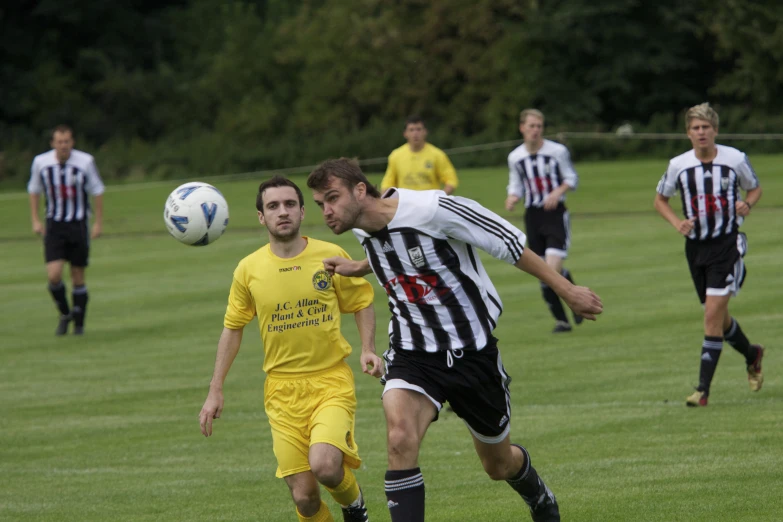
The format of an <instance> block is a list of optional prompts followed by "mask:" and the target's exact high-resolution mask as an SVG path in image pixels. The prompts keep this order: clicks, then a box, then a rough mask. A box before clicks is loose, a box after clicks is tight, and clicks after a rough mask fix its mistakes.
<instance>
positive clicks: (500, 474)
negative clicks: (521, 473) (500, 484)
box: [481, 459, 518, 480]
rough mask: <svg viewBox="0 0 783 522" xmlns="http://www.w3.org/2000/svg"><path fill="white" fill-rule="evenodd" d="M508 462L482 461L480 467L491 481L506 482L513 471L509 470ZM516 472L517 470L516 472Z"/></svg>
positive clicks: (496, 460) (497, 460)
mask: <svg viewBox="0 0 783 522" xmlns="http://www.w3.org/2000/svg"><path fill="white" fill-rule="evenodd" d="M509 463H510V460H500V459H484V460H482V461H481V465H482V466H483V467H484V471H485V472H486V473H487V475H488V476H489V478H491V479H492V480H506V479H507V478H509V477H511V476H512V475H514V470H512V469H510V468H509ZM517 471H518V470H517Z"/></svg>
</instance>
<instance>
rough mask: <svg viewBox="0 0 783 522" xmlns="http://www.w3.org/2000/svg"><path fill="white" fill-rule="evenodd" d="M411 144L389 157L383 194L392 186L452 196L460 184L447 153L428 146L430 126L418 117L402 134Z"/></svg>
mask: <svg viewBox="0 0 783 522" xmlns="http://www.w3.org/2000/svg"><path fill="white" fill-rule="evenodd" d="M402 135H403V136H405V139H406V140H407V141H408V143H406V144H405V145H403V146H402V147H399V148H396V149H394V150H393V151H392V153H391V154H389V164H388V166H387V167H386V175H385V176H383V180H382V181H381V192H385V191H386V190H387V189H389V188H391V187H397V188H405V189H411V190H441V189H442V190H443V191H444V192H445V193H446V194H452V193H453V192H454V190H455V189H456V188H457V184H458V183H459V182H458V180H457V172H456V171H455V170H454V165H452V164H451V161H450V160H449V157H448V156H446V153H445V152H443V151H442V150H440V149H439V148H438V147H436V146H434V145H432V144H431V143H427V127H425V126H424V121H423V120H422V119H421V118H419V117H418V116H410V117H409V118H408V119H407V121H406V122H405V132H403V134H402Z"/></svg>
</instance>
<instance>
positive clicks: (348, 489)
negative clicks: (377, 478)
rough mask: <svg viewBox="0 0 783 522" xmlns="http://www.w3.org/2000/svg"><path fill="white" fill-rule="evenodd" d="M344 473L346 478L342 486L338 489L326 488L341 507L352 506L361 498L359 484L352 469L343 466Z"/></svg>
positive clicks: (341, 483)
mask: <svg viewBox="0 0 783 522" xmlns="http://www.w3.org/2000/svg"><path fill="white" fill-rule="evenodd" d="M343 471H344V472H345V476H344V477H343V481H342V482H340V485H339V486H337V487H336V488H334V489H332V488H326V491H328V492H329V493H330V494H331V495H332V498H333V499H334V501H335V502H337V503H338V504H340V505H341V506H350V505H351V504H353V503H354V501H355V500H356V499H357V498H359V483H358V482H356V476H354V474H353V471H351V468H349V467H348V466H346V465H345V464H343Z"/></svg>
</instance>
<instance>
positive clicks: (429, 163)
mask: <svg viewBox="0 0 783 522" xmlns="http://www.w3.org/2000/svg"><path fill="white" fill-rule="evenodd" d="M424 168H425V169H431V168H432V162H431V161H425V162H424Z"/></svg>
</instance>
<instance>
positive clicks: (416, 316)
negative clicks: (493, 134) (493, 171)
mask: <svg viewBox="0 0 783 522" xmlns="http://www.w3.org/2000/svg"><path fill="white" fill-rule="evenodd" d="M390 196H391V197H398V198H399V206H398V207H397V211H396V214H395V215H394V218H393V219H392V220H391V221H390V222H389V224H388V225H387V226H386V227H384V228H383V229H382V230H380V231H378V232H373V233H367V232H365V231H363V230H360V229H354V230H353V232H354V234H355V235H356V237H357V239H358V240H359V241H360V242H361V244H362V246H363V247H364V251H365V253H366V254H367V259H368V261H369V263H370V267H371V268H372V271H373V273H374V274H375V277H376V278H377V279H378V283H379V284H380V285H381V286H382V287H383V288H384V289H385V290H386V294H387V296H388V298H389V309H390V310H391V313H392V317H391V321H390V323H389V346H390V347H391V348H394V349H395V350H415V351H426V352H438V351H447V350H481V349H482V348H484V347H485V346H486V345H487V344H488V343H489V341H490V340H491V339H492V331H493V330H494V328H495V326H496V324H497V320H498V317H499V316H500V314H501V312H502V311H503V304H502V303H501V301H500V297H499V296H498V293H497V291H496V290H495V287H494V286H493V284H492V281H490V279H489V276H488V275H487V272H486V271H485V270H484V266H483V265H482V264H481V259H480V258H479V256H478V253H477V252H476V250H475V249H476V248H480V249H482V250H484V251H485V252H488V253H489V254H491V255H492V256H493V257H495V258H497V259H500V260H503V261H505V262H507V263H510V264H513V263H516V262H517V260H518V259H519V258H520V257H521V256H522V251H523V249H524V244H525V234H523V233H522V232H521V231H520V230H519V229H517V228H516V227H514V226H513V225H511V224H510V223H509V222H508V221H506V220H505V219H503V218H501V217H500V216H498V215H497V214H495V213H494V212H491V211H489V210H487V209H486V208H484V207H482V206H481V205H479V204H478V203H476V202H475V201H473V200H470V199H466V198H461V197H455V196H447V195H446V193H445V192H443V191H440V190H426V191H413V190H407V189H394V188H392V189H390V190H389V191H387V192H386V194H385V195H384V197H390Z"/></svg>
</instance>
